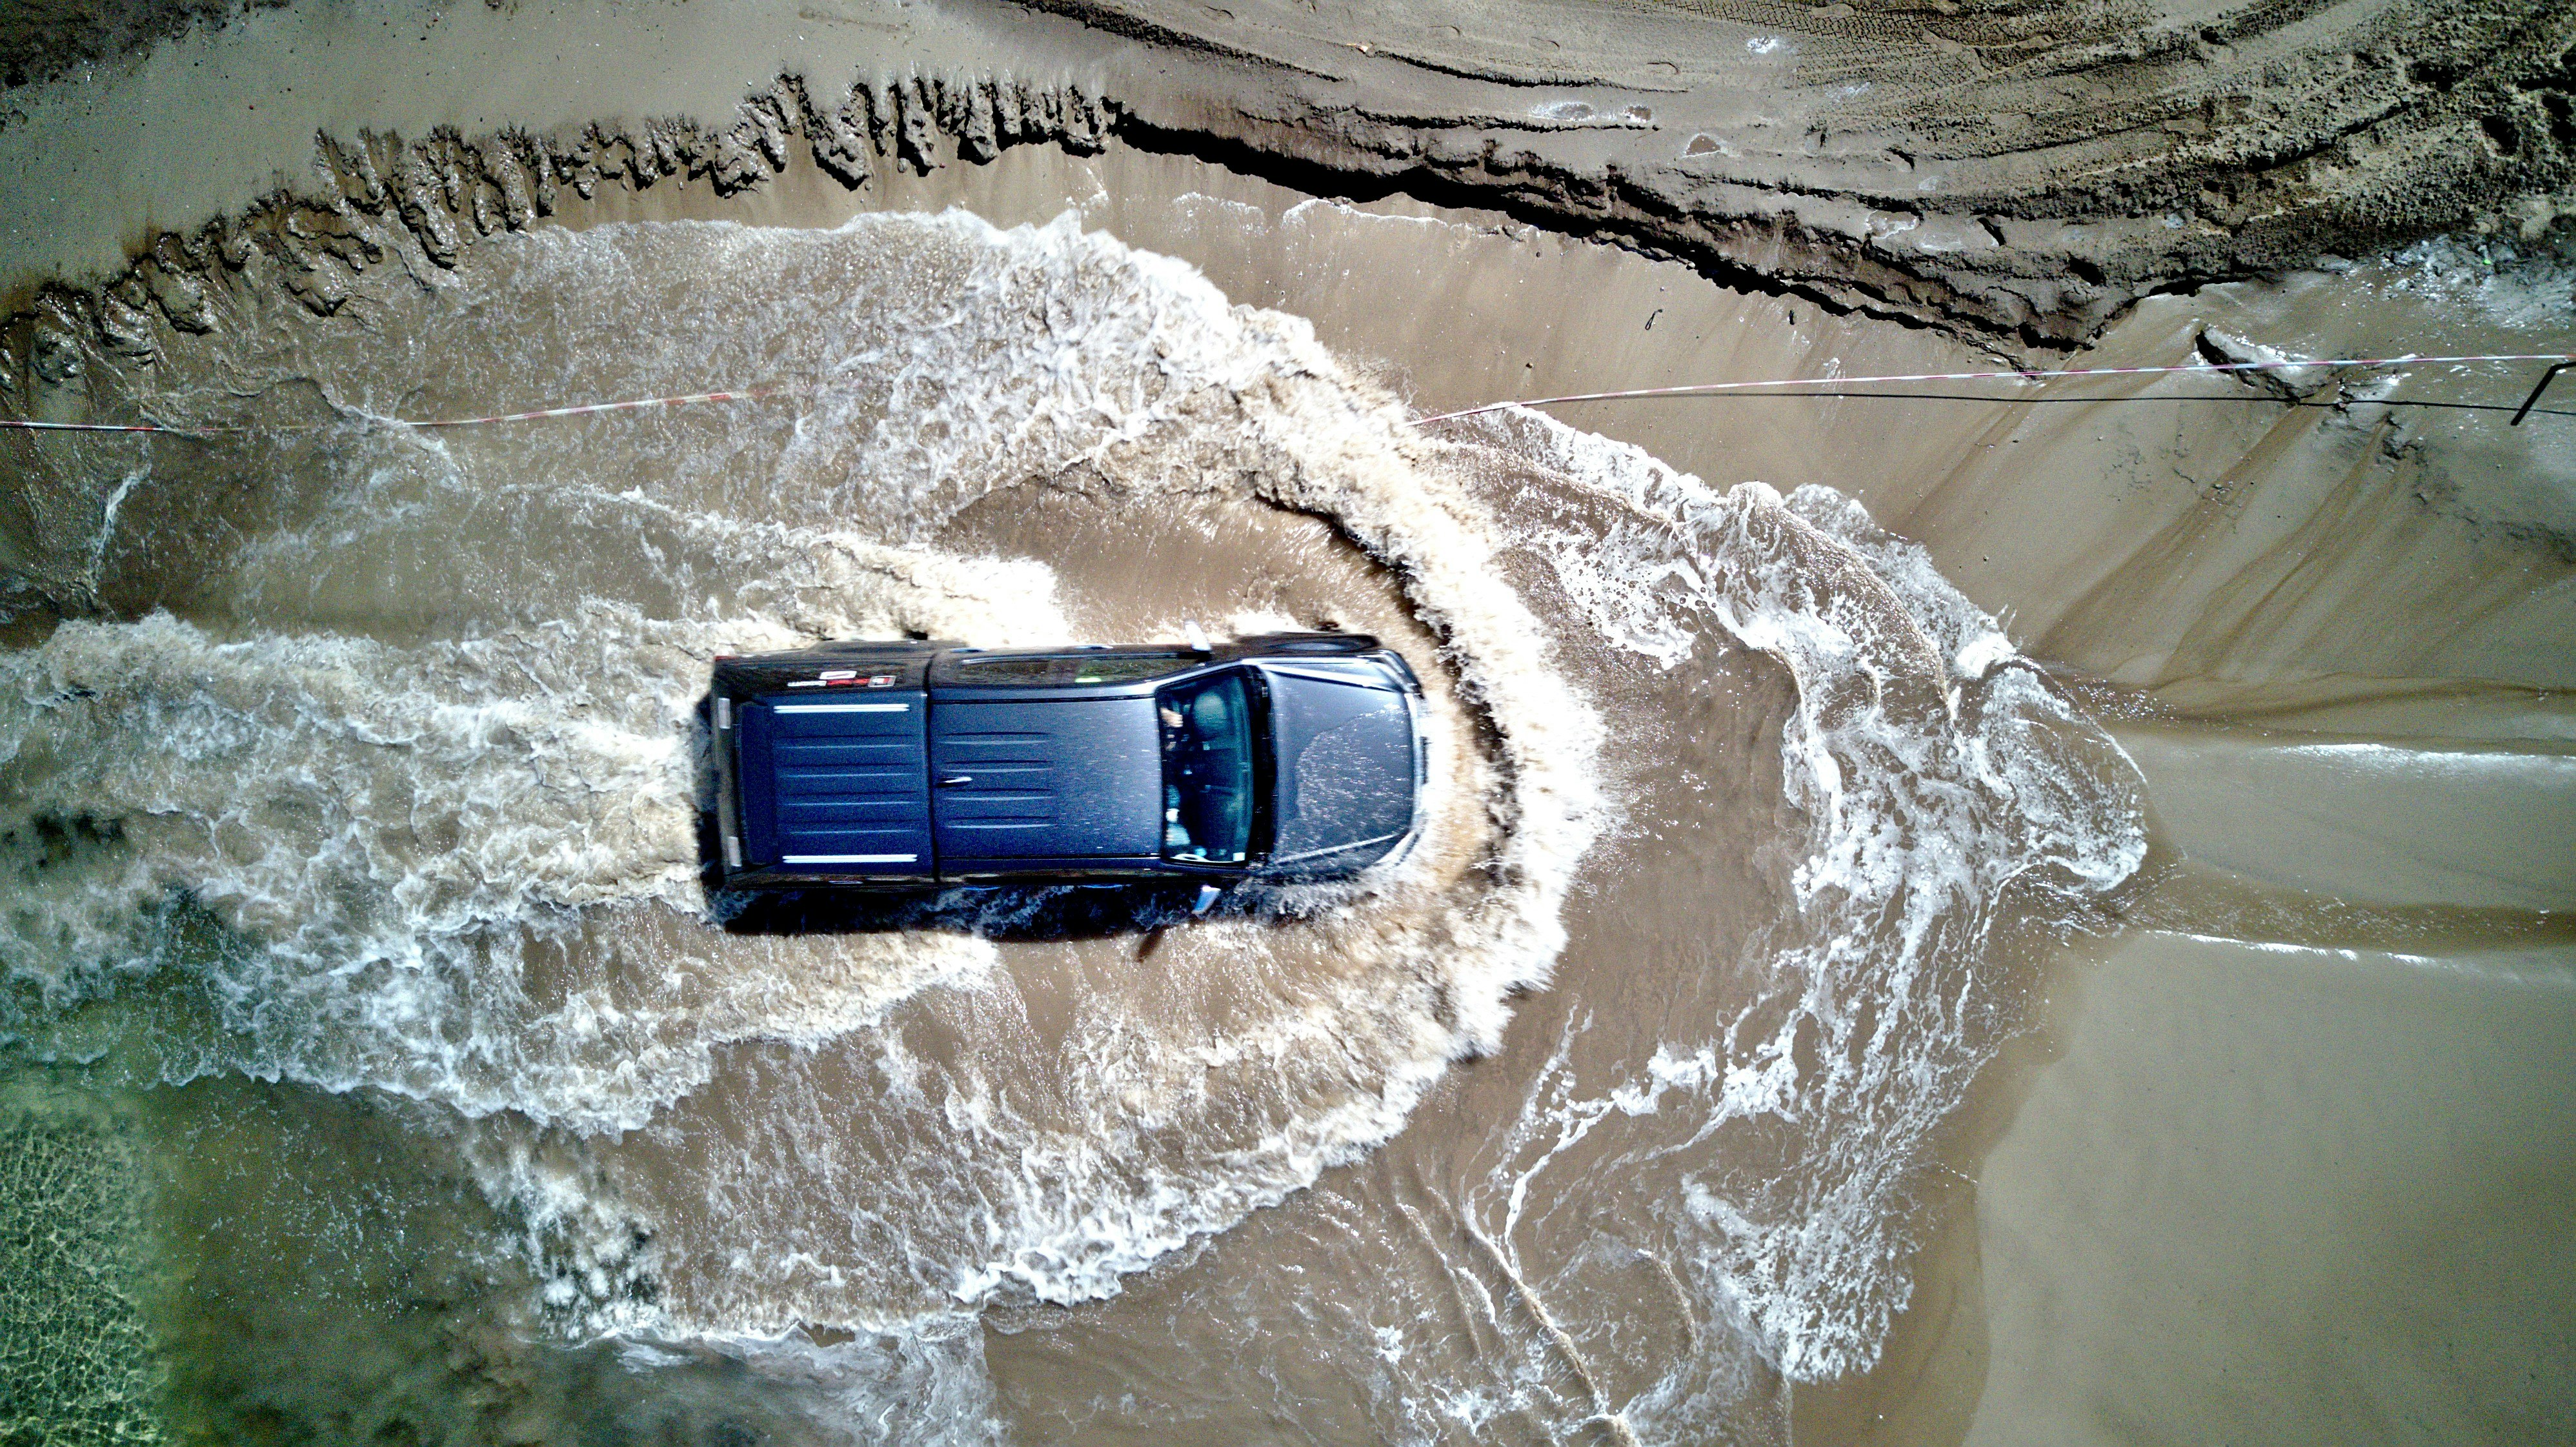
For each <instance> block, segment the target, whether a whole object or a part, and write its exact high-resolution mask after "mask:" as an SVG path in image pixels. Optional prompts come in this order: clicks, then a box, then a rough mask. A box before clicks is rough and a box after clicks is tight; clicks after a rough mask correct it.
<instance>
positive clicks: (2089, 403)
mask: <svg viewBox="0 0 2576 1447" xmlns="http://www.w3.org/2000/svg"><path fill="white" fill-rule="evenodd" d="M1819 397H1859V398H1863V399H1868V400H1875V401H1885V402H1994V403H2003V404H2006V405H2009V406H2014V407H2044V406H2047V405H2049V404H2050V403H2064V404H2070V405H2074V406H2081V407H2106V406H2113V405H2118V404H2123V403H2145V402H2176V403H2192V404H2197V403H2201V402H2251V403H2258V404H2262V405H2267V406H2272V407H2318V408H2326V409H2334V408H2341V407H2441V408H2447V409H2451V410H2455V411H2461V412H2515V411H2519V410H2521V409H2520V408H2519V407H2518V406H2517V405H2516V404H2514V403H2511V402H2445V401H2439V400H2435V399H2431V398H2414V397H2371V398H2360V399H2355V400H2353V401H2350V402H2305V401H2299V400H2295V399H2293V398H2288V397H2269V396H2246V395H2243V394H2214V395H2211V396H2206V397H1997V396H1994V395H1991V394H1988V393H1977V392H1735V393H1717V394H1713V395H1710V396H1706V397H1696V398H1695V397H1688V396H1683V397H1647V398H1643V399H1640V400H1643V401H1648V402H1666V401H1709V402H1797V401H1812V400H1814V399H1816V398H1819ZM1504 405H1506V406H1514V405H1518V404H1514V403H1506V404H1504ZM2531 415H2532V416H2534V417H2576V411H2569V410H2567V409H2564V408H2559V407H2534V408H2532V409H2531ZM1423 420H1424V421H1426V422H1432V421H1438V420H1439V419H1438V418H1431V417H1426V418H1424V419H1423Z"/></svg>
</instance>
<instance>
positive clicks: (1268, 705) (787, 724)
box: [708, 633, 1426, 906]
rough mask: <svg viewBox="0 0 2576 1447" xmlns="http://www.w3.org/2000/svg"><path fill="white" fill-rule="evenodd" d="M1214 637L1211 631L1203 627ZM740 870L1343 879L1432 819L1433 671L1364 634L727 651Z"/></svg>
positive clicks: (804, 874) (727, 731) (771, 883)
mask: <svg viewBox="0 0 2576 1447" xmlns="http://www.w3.org/2000/svg"><path fill="white" fill-rule="evenodd" d="M1199 642H1200V640H1196V639H1194V640H1193V643H1194V644H1197V643H1199ZM708 708H709V715H710V722H711V723H712V725H713V732H712V735H711V738H712V743H713V747H712V750H711V752H712V754H713V756H714V766H715V781H716V788H715V796H716V834H717V839H718V841H719V847H720V849H721V851H722V861H721V870H720V873H721V878H722V882H723V884H724V886H725V887H727V888H733V889H762V888H779V889H809V888H816V887H855V888H860V889H874V890H918V889H925V888H935V887H940V886H947V885H959V884H970V885H981V884H1068V883H1119V882H1162V883H1167V884H1169V883H1187V882H1190V881H1196V882H1198V883H1199V884H1200V885H1201V886H1202V889H1201V894H1200V899H1201V904H1202V905H1203V906H1204V904H1205V903H1206V902H1207V901H1209V900H1210V899H1212V898H1214V897H1215V895H1214V891H1219V890H1223V889H1224V888H1226V887H1228V886H1229V885H1231V884H1234V883H1237V882H1240V881H1244V880H1253V879H1261V880H1278V881H1303V880H1319V879H1335V878H1347V877H1349V876H1351V875H1354V874H1357V873H1359V872H1360V871H1361V870H1364V869H1366V868H1368V867H1370V866H1371V865H1374V864H1378V863H1380V862H1383V861H1387V860H1391V859H1395V858H1399V857H1401V855H1402V854H1403V853H1404V851H1406V850H1407V849H1409V848H1411V847H1412V844H1413V841H1414V838H1415V836H1416V834H1417V833H1418V832H1419V831H1420V828H1421V821H1422V795H1423V784H1424V779H1425V768H1426V764H1425V759H1426V752H1425V742H1424V740H1425V736H1424V733H1423V705H1422V685H1421V682H1420V680H1418V679H1417V678H1416V677H1415V676H1414V673H1413V670H1412V669H1411V668H1410V667H1408V666H1407V665H1406V664H1405V661H1404V659H1403V657H1402V656H1401V655H1400V654H1397V653H1396V652H1395V651H1393V650H1392V649H1388V648H1384V647H1381V646H1379V644H1378V641H1377V640H1376V639H1374V638H1371V637H1368V636H1367V635H1365V634H1343V633H1284V634H1268V635H1263V636H1259V637H1253V638H1245V639H1241V640H1238V641H1236V642H1232V643H1226V644H1220V645H1213V646H1187V647H1184V646H1178V645H1168V644H1151V645H1136V646H1123V647H1106V646H1089V647H1063V648H1044V649H1010V650H988V649H982V648H967V647H961V646H958V645H955V644H948V643H937V642H917V641H916V642H897V643H874V642H848V643H827V644H823V645H820V646H817V647H814V648H807V649H801V650H798V651H796V652H792V653H771V654H763V655H759V656H757V657H719V658H718V659H717V660H716V664H715V674H714V682H713V686H712V687H711V689H710V690H709V701H708Z"/></svg>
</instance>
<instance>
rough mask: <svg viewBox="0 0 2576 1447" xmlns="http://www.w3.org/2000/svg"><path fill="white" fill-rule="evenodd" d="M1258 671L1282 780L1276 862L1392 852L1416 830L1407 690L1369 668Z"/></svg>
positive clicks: (1342, 666)
mask: <svg viewBox="0 0 2576 1447" xmlns="http://www.w3.org/2000/svg"><path fill="white" fill-rule="evenodd" d="M1262 672H1263V673H1264V674H1265V675H1266V676H1267V677H1268V679H1269V682H1270V734H1271V744H1272V748H1273V749H1274V750H1275V751H1276V759H1277V764H1278V779H1279V785H1278V796H1277V814H1276V818H1277V829H1276V832H1275V834H1274V836H1273V844H1272V849H1271V856H1270V857H1271V860H1272V862H1274V863H1288V862H1292V861H1295V860H1298V859H1305V858H1312V857H1315V856H1318V855H1325V854H1337V853H1342V852H1344V851H1348V850H1352V849H1357V848H1359V847H1361V846H1363V845H1379V846H1387V847H1391V846H1393V845H1394V843H1395V842H1396V841H1397V840H1399V839H1401V838H1403V837H1404V835H1405V834H1406V833H1407V832H1408V831H1409V830H1411V829H1412V827H1413V799H1414V790H1415V787H1416V784H1417V781H1416V780H1415V778H1414V776H1413V713H1412V710H1411V709H1409V708H1408V707H1406V704H1405V694H1404V688H1403V685H1402V684H1401V683H1399V682H1398V681H1397V680H1396V679H1395V678H1394V677H1393V676H1392V675H1390V674H1388V673H1387V672H1386V671H1385V670H1383V669H1380V668H1377V667H1375V666H1373V665H1370V664H1366V663H1320V662H1319V663H1316V664H1313V665H1306V664H1302V663H1301V664H1299V665H1298V666H1296V667H1294V668H1283V667H1276V666H1270V665H1264V666H1263V668H1262ZM1380 852H1383V849H1381V851H1380Z"/></svg>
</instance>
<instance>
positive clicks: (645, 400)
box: [0, 383, 812, 437]
mask: <svg viewBox="0 0 2576 1447" xmlns="http://www.w3.org/2000/svg"><path fill="white" fill-rule="evenodd" d="M810 390H812V389H811V388H810V387H803V386H794V385H790V384H787V383H779V384H776V385H773V386H767V387H737V388H735V389H734V390H732V391H729V392H688V393H683V394H681V395H679V396H676V397H638V398H634V399H632V400H629V401H624V402H585V403H583V404H581V405H580V406H576V407H544V408H539V409H538V410H536V411H533V412H495V413H492V414H490V415H488V416H483V417H434V418H428V419H424V420H419V421H414V420H412V419H409V418H403V417H374V416H372V415H371V414H364V413H362V414H360V415H361V416H367V417H368V419H369V420H370V421H375V422H381V423H384V424H386V425H388V426H393V427H409V428H412V429H414V430H417V431H424V432H425V431H430V430H433V429H436V428H442V427H484V426H489V425H491V424H493V423H496V422H535V421H539V420H541V419H544V418H548V417H586V416H590V415H593V414H596V413H601V412H639V411H643V410H645V409H647V408H653V407H687V406H691V405H693V404H695V403H699V402H747V401H751V400H754V399H756V398H761V397H775V396H778V395H780V394H782V393H789V392H804V391H810ZM338 425H339V424H338V423H336V422H281V423H275V424H272V425H268V426H251V425H248V424H236V425H232V426H207V427H180V426H174V425H171V424H169V423H163V422H123V423H119V422H33V421H27V420H24V419H21V418H15V417H0V428H14V429H16V430H18V431H22V432H151V433H159V434H161V435H163V436H171V437H222V436H238V435H241V434H244V433H251V432H322V431H327V430H328V429H330V428H332V427H336V426H338Z"/></svg>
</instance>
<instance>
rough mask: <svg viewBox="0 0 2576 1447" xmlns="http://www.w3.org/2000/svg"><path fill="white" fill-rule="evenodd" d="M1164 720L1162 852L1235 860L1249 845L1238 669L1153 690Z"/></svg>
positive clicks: (1247, 760) (1243, 690)
mask: <svg viewBox="0 0 2576 1447" xmlns="http://www.w3.org/2000/svg"><path fill="white" fill-rule="evenodd" d="M1154 705H1155V710H1156V712H1157V713H1159V714H1160V715H1161V717H1162V725H1163V857H1164V858H1166V859H1177V860H1184V861H1187V862H1190V863H1197V864H1241V863H1243V862H1244V861H1245V860H1246V859H1247V858H1249V857H1250V855H1251V852H1252V799H1253V788H1254V780H1253V776H1252V758H1253V750H1252V708H1253V695H1252V688H1251V684H1250V680H1248V679H1247V678H1245V676H1244V675H1243V674H1241V673H1221V674H1218V675H1217V676H1215V677H1214V678H1206V679H1200V680H1198V681H1196V682H1193V683H1186V684H1178V685H1175V686H1173V687H1171V688H1167V689H1164V690H1163V691H1162V692H1161V693H1159V694H1157V695H1155V698H1154Z"/></svg>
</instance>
